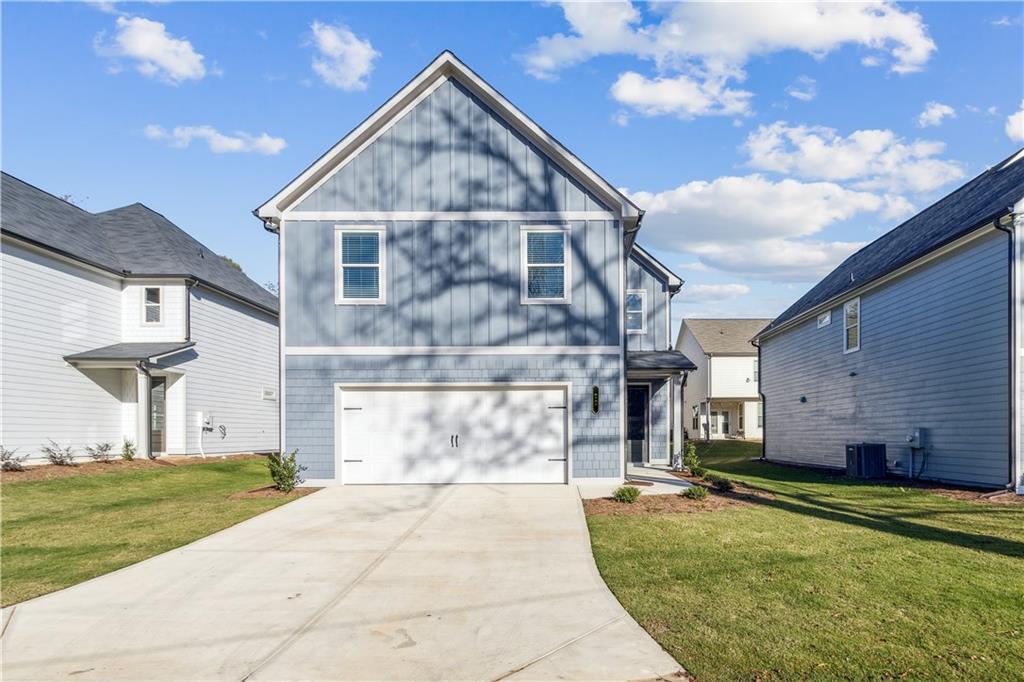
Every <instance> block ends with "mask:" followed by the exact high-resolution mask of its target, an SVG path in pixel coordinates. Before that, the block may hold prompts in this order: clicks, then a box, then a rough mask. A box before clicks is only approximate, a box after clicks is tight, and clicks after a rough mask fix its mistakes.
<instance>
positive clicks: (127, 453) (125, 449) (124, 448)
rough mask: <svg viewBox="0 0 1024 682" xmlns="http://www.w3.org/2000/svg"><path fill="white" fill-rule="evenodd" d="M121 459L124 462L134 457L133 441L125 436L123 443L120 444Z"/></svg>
mask: <svg viewBox="0 0 1024 682" xmlns="http://www.w3.org/2000/svg"><path fill="white" fill-rule="evenodd" d="M121 459H123V460H124V461H126V462H130V461H132V460H133V459H135V441H133V440H132V439H130V438H125V439H124V443H123V444H122V445H121Z"/></svg>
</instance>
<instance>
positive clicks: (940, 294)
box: [756, 151, 1024, 492]
mask: <svg viewBox="0 0 1024 682" xmlns="http://www.w3.org/2000/svg"><path fill="white" fill-rule="evenodd" d="M1022 156H1024V151H1021V152H1018V153H1017V154H1015V155H1014V156H1012V157H1011V158H1009V159H1007V160H1005V161H1003V162H1001V163H998V164H996V165H995V166H993V167H992V168H990V169H989V170H987V171H986V172H984V173H982V174H981V175H979V176H978V177H976V178H974V179H973V180H971V181H970V182H968V183H967V184H966V185H964V186H963V187H961V188H960V189H958V190H956V191H955V192H953V193H952V194H950V195H948V196H946V197H945V198H943V199H941V200H940V201H938V202H937V203H935V204H934V205H932V206H930V207H929V208H927V209H925V210H924V211H922V212H921V213H919V214H918V215H916V216H914V217H913V218H911V219H910V220H908V221H906V222H905V223H903V224H902V225H900V226H899V227H897V228H895V229H893V230H892V231H891V232H889V233H887V234H885V235H884V236H882V237H880V238H879V239H877V240H876V241H874V242H872V243H871V244H869V245H867V246H866V247H864V248H863V249H861V250H860V251H858V252H857V253H855V254H854V255H852V256H850V257H849V258H848V259H847V260H846V261H845V262H844V263H842V264H841V265H840V266H839V267H838V268H836V270H835V271H833V272H832V273H831V274H830V275H828V276H827V277H826V278H825V279H824V280H822V281H821V282H820V283H819V284H818V285H817V286H815V287H814V288H813V289H811V290H810V291H809V292H808V293H807V294H805V295H804V296H803V297H802V298H801V299H800V300H798V301H797V302H796V303H794V304H793V305H792V306H791V307H790V308H789V309H788V310H786V311H785V312H784V313H783V314H782V315H780V316H779V317H778V318H776V319H775V320H774V321H773V322H772V323H771V324H770V325H769V326H768V327H767V328H765V329H764V330H763V331H761V332H760V333H759V334H758V335H757V337H756V343H757V344H758V345H759V347H760V357H761V392H762V395H763V397H764V401H765V402H764V419H765V422H764V439H765V440H764V455H765V457H766V458H767V459H768V460H774V461H781V462H793V463H800V464H809V465H817V466H826V467H842V466H844V465H845V446H846V444H848V443H859V442H879V443H884V444H885V445H886V452H887V458H888V467H889V471H890V472H891V473H894V474H896V475H901V476H908V477H911V478H923V479H930V480H937V481H946V482H951V483H957V484H966V485H973V486H979V487H987V488H1001V487H1004V486H1013V487H1015V488H1016V489H1017V491H1018V492H1024V478H1022V471H1024V465H1022V461H1021V452H1022V449H1021V427H1022V424H1021V420H1022V413H1021V407H1022V395H1021V385H1022V384H1021V378H1020V372H1021V370H1022V364H1024V363H1021V362H1020V357H1021V353H1022V352H1024V347H1022V346H1021V329H1020V325H1021V320H1022V311H1021V292H1020V277H1021V274H1020V259H1021V253H1022V252H1021V243H1022V236H1021V230H1022V229H1024V217H1022V212H1024V161H1022Z"/></svg>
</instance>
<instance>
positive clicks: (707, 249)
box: [691, 239, 864, 282]
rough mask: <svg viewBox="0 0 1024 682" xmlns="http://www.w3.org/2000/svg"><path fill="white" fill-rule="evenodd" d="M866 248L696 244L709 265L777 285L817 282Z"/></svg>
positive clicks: (786, 242) (780, 242) (790, 242)
mask: <svg viewBox="0 0 1024 682" xmlns="http://www.w3.org/2000/svg"><path fill="white" fill-rule="evenodd" d="M863 246H864V243H863V242H841V241H835V242H826V241H807V240H795V239H764V240H755V241H747V242H739V243H731V244H729V243H705V244H696V245H694V246H693V247H692V248H691V250H692V251H693V252H694V253H696V254H697V255H698V256H700V258H701V260H702V261H703V262H705V263H707V264H708V265H709V266H711V267H713V268H716V269H719V270H724V271H726V272H734V273H741V274H743V275H744V276H746V277H749V278H751V279H762V280H769V281H773V282H816V281H818V280H820V279H821V278H822V277H824V276H825V275H827V274H828V273H829V272H831V271H832V270H833V269H835V267H836V266H837V265H839V263H841V262H842V261H844V260H846V258H848V257H849V256H850V255H851V254H853V253H854V252H855V251H857V250H858V249H860V248H861V247H863Z"/></svg>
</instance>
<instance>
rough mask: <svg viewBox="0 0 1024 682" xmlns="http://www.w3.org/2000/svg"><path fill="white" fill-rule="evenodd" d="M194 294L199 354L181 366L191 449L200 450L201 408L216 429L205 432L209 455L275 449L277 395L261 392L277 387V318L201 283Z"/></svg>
mask: <svg viewBox="0 0 1024 682" xmlns="http://www.w3.org/2000/svg"><path fill="white" fill-rule="evenodd" d="M190 295H191V297H192V302H191V309H192V339H193V340H194V341H195V342H196V345H195V348H194V352H195V355H194V357H191V359H189V360H188V361H187V362H185V363H184V364H183V365H182V369H183V370H185V372H186V375H185V378H184V380H185V388H186V416H185V432H186V447H187V450H188V452H189V453H192V454H195V453H198V452H200V442H199V438H200V428H199V417H198V415H199V414H200V413H209V414H211V415H212V417H213V428H214V430H213V432H207V433H206V434H205V435H203V436H202V439H203V441H202V450H204V451H205V452H206V454H211V453H213V454H216V453H234V452H253V451H255V452H265V451H270V450H277V447H278V409H279V405H278V399H274V400H264V399H263V395H262V391H263V388H264V387H266V388H270V389H274V390H275V392H276V391H277V386H278V381H277V375H278V352H277V320H276V319H275V318H274V317H273V316H272V315H269V314H267V313H264V312H260V311H257V310H256V309H255V308H252V307H251V306H248V305H245V304H243V303H239V302H237V301H235V300H234V299H231V298H228V297H227V296H223V295H221V294H219V293H217V292H214V291H211V290H209V289H206V288H204V287H202V286H197V287H193V288H192V289H191V294H190ZM221 426H223V427H224V432H223V433H222V432H221V430H220V427H221Z"/></svg>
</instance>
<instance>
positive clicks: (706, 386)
mask: <svg viewBox="0 0 1024 682" xmlns="http://www.w3.org/2000/svg"><path fill="white" fill-rule="evenodd" d="M704 357H705V358H706V359H707V361H708V380H707V381H706V382H705V383H704V394H705V395H704V403H705V404H706V405H707V408H708V409H707V412H705V413H704V423H705V425H706V428H705V429H704V433H705V435H706V436H707V441H708V442H709V443H710V442H711V353H705V354H704Z"/></svg>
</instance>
